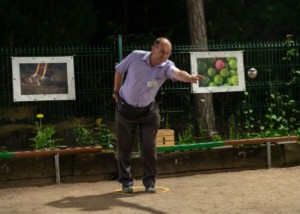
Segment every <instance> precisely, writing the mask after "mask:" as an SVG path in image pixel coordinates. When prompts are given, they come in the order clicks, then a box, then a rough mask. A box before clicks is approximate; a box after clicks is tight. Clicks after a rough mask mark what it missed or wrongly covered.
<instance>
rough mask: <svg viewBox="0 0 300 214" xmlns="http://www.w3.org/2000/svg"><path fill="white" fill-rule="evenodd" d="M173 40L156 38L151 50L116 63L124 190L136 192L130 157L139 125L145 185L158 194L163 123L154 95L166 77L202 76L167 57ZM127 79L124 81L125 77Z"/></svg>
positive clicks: (188, 78) (194, 79)
mask: <svg viewBox="0 0 300 214" xmlns="http://www.w3.org/2000/svg"><path fill="white" fill-rule="evenodd" d="M171 51H172V45H171V42H170V41H169V40H168V39H167V38H164V37H160V38H157V39H156V40H155V41H154V43H153V45H152V48H151V52H150V51H140V50H136V51H133V52H132V53H131V54H129V55H128V56H127V57H126V58H125V59H123V60H122V61H121V62H120V63H119V64H117V65H116V67H115V69H116V73H115V79H114V91H113V98H114V99H115V100H116V103H117V111H116V134H117V150H116V152H117V159H118V172H119V182H120V183H121V184H122V191H123V192H124V193H132V192H133V188H132V186H133V179H132V177H131V165H130V157H131V152H132V148H133V145H134V141H135V134H136V130H137V128H139V130H140V133H139V134H140V141H141V146H140V148H141V161H142V166H143V185H144V186H145V191H146V192H148V193H155V192H156V189H155V179H156V175H157V156H156V134H157V131H158V129H159V126H160V114H159V107H158V105H157V103H156V102H155V96H156V94H157V92H158V90H159V88H160V87H161V85H162V84H163V83H164V82H165V81H166V80H167V79H171V80H172V81H182V82H188V83H197V81H198V80H203V79H204V77H203V76H201V75H190V74H189V73H187V72H186V71H183V70H180V69H178V68H177V67H176V66H175V64H174V63H173V62H172V61H170V60H168V58H169V56H170V54H171ZM125 74H126V78H125V80H124V82H123V77H124V75H125Z"/></svg>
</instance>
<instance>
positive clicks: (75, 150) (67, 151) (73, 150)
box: [0, 146, 102, 184]
mask: <svg viewBox="0 0 300 214" xmlns="http://www.w3.org/2000/svg"><path fill="white" fill-rule="evenodd" d="M101 151H102V147H101V146H91V147H69V148H64V149H53V150H33V151H17V152H0V159H7V158H27V157H41V156H52V155H54V164H55V175H56V183H57V184H60V167H59V156H60V155H71V154H86V153H98V152H101Z"/></svg>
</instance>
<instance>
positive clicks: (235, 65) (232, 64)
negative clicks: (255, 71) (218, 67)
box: [228, 59, 237, 69]
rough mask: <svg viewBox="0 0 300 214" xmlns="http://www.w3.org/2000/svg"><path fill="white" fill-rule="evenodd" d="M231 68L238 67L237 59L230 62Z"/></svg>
mask: <svg viewBox="0 0 300 214" xmlns="http://www.w3.org/2000/svg"><path fill="white" fill-rule="evenodd" d="M228 64H229V66H230V68H231V69H237V61H236V60H235V59H231V60H229V62H228Z"/></svg>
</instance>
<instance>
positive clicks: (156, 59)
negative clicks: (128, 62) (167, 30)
mask: <svg viewBox="0 0 300 214" xmlns="http://www.w3.org/2000/svg"><path fill="white" fill-rule="evenodd" d="M171 51H172V44H171V42H170V40H169V39H167V38H165V37H159V38H157V39H156V40H155V41H154V42H153V45H152V54H151V58H150V61H151V65H152V66H156V65H158V64H161V63H163V62H165V61H166V60H167V59H168V58H169V56H170V55H171Z"/></svg>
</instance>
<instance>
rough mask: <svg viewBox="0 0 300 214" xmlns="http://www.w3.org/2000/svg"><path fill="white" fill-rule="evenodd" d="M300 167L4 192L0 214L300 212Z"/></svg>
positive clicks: (78, 184) (7, 190) (0, 195)
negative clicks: (151, 190)
mask: <svg viewBox="0 0 300 214" xmlns="http://www.w3.org/2000/svg"><path fill="white" fill-rule="evenodd" d="M299 177H300V167H290V168H272V169H265V170H246V171H239V172H220V173H210V174H194V175H178V176H177V177H171V178H159V177H158V179H157V190H158V192H157V193H156V194H147V193H145V192H144V189H143V188H142V182H141V180H136V181H135V186H134V187H135V189H134V190H135V193H133V194H121V193H120V192H118V190H119V188H120V185H119V184H118V183H117V182H116V181H101V182H94V183H75V184H74V183H73V184H59V185H51V186H44V187H19V188H5V189H0V213H1V214H2V213H3V214H9V213H13V214H17V213H22V214H23V213H30V214H39V213H41V214H48V213H51V214H53V213H55V214H56V213H63V214H68V213H72V214H74V213H110V214H114V213H130V214H134V213H151V214H152V213H157V214H158V213H184V214H186V213H218V214H219V213H230V214H232V213H251V214H253V213H255V214H257V213H272V214H274V213H300V203H299V201H300V182H299Z"/></svg>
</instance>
